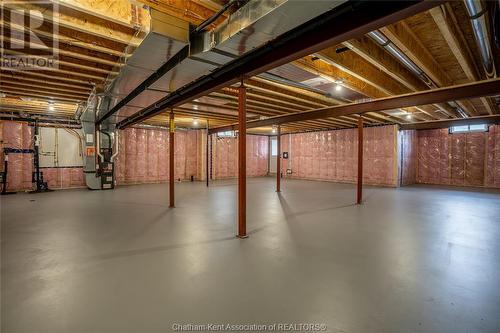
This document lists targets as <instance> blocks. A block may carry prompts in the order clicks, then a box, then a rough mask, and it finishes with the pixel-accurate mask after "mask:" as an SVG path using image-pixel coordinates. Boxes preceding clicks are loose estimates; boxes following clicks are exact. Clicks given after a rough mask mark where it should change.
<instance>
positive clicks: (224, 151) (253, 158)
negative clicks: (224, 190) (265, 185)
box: [212, 135, 269, 179]
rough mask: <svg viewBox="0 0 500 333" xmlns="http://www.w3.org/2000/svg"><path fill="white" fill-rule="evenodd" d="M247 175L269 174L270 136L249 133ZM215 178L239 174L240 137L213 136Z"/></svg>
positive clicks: (231, 176) (232, 176) (233, 176)
mask: <svg viewBox="0 0 500 333" xmlns="http://www.w3.org/2000/svg"><path fill="white" fill-rule="evenodd" d="M246 140H247V154H246V155H247V156H246V157H247V159H246V161H247V176H248V177H257V176H265V175H266V174H267V163H268V156H269V138H268V137H267V136H262V135H247V138H246ZM212 166H213V178H214V179H224V178H235V177H237V176H238V139H237V138H217V137H215V136H214V137H213V138H212Z"/></svg>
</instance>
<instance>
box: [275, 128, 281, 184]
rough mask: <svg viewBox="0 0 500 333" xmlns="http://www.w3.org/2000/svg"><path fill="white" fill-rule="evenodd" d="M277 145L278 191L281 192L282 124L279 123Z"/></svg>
mask: <svg viewBox="0 0 500 333" xmlns="http://www.w3.org/2000/svg"><path fill="white" fill-rule="evenodd" d="M276 145H277V148H278V151H277V153H278V154H277V156H276V192H281V126H279V125H278V129H277V136H276Z"/></svg>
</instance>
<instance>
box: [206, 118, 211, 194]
mask: <svg viewBox="0 0 500 333" xmlns="http://www.w3.org/2000/svg"><path fill="white" fill-rule="evenodd" d="M208 128H209V125H208V119H207V147H206V148H207V155H206V156H205V158H206V163H205V169H206V170H205V176H206V177H207V187H208V181H209V179H208V178H209V171H208V163H209V158H210V156H209V153H208V144H209V141H210V134H208Z"/></svg>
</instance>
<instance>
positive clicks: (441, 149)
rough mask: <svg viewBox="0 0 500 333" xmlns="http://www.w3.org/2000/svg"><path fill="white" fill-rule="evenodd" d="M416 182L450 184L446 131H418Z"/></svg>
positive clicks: (448, 147)
mask: <svg viewBox="0 0 500 333" xmlns="http://www.w3.org/2000/svg"><path fill="white" fill-rule="evenodd" d="M417 133H418V166H417V182H418V183H424V184H446V185H447V184H450V174H451V172H450V171H451V170H450V167H451V165H450V158H449V156H450V140H449V137H448V130H447V129H438V130H423V131H418V132H417Z"/></svg>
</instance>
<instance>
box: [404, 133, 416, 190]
mask: <svg viewBox="0 0 500 333" xmlns="http://www.w3.org/2000/svg"><path fill="white" fill-rule="evenodd" d="M399 139H400V146H399V147H400V148H399V149H400V154H401V185H411V184H415V183H416V182H417V163H418V137H417V131H416V130H408V131H400V132H399Z"/></svg>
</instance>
